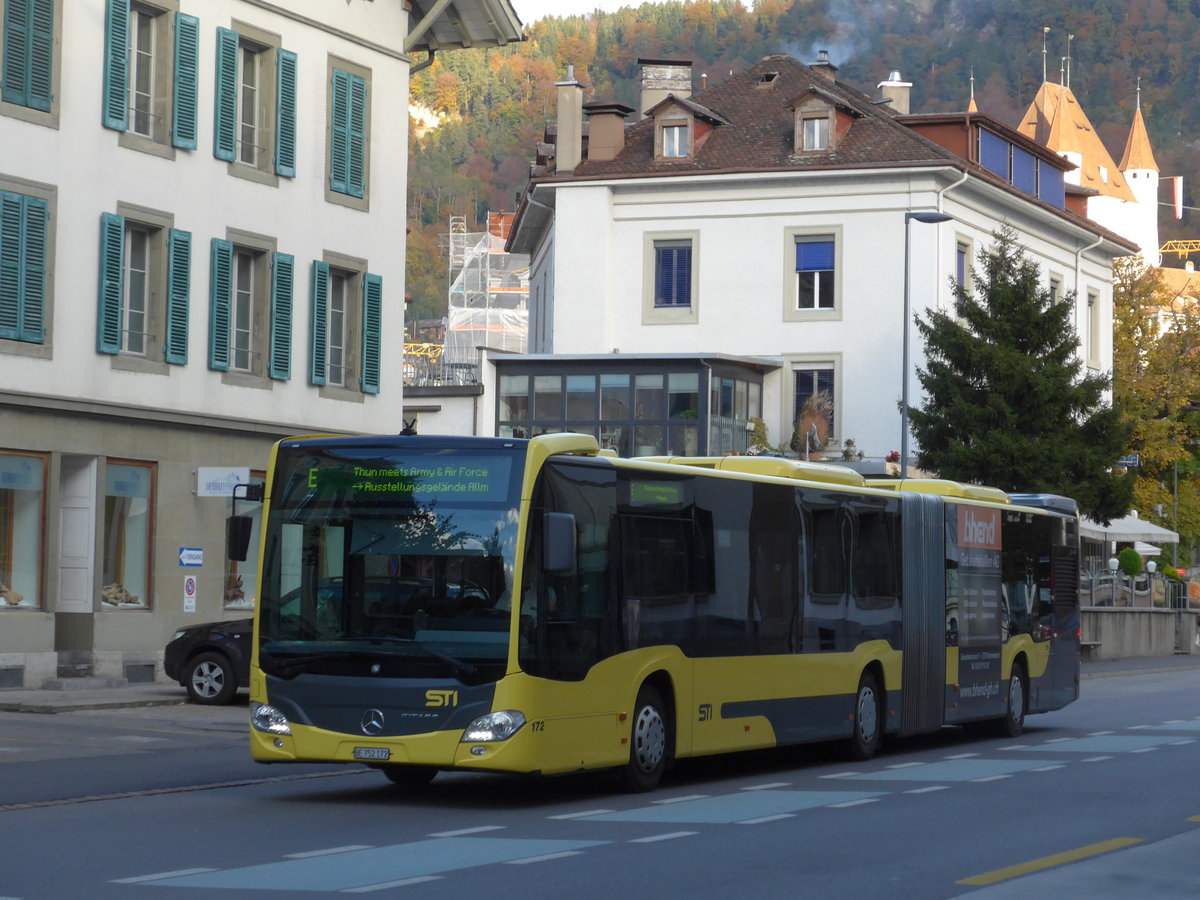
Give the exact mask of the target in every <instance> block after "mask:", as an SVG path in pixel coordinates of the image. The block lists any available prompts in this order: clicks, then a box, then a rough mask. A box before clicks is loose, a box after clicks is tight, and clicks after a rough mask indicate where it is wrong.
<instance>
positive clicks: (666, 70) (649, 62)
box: [638, 59, 692, 115]
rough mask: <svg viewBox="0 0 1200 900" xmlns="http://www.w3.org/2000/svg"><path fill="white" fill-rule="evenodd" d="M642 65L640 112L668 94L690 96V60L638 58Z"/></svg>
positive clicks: (642, 112)
mask: <svg viewBox="0 0 1200 900" xmlns="http://www.w3.org/2000/svg"><path fill="white" fill-rule="evenodd" d="M638 65H639V66H641V67H642V99H641V107H642V108H641V109H640V110H639V112H641V114H642V115H645V114H646V110H648V109H652V108H653V107H654V106H655V105H656V104H658V103H660V102H661V101H663V100H665V99H666V97H667V95H668V94H674V95H675V96H676V97H682V98H687V97H690V96H692V61H691V60H690V59H639V60H638Z"/></svg>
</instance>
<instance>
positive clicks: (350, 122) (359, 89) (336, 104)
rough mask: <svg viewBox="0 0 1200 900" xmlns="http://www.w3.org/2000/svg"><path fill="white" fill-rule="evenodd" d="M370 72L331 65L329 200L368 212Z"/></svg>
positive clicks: (357, 68) (340, 65)
mask: <svg viewBox="0 0 1200 900" xmlns="http://www.w3.org/2000/svg"><path fill="white" fill-rule="evenodd" d="M369 91H370V71H369V70H367V69H363V68H362V67H360V66H352V67H351V66H350V64H348V63H342V62H339V63H338V65H336V66H335V65H334V64H333V63H332V61H331V63H330V81H329V139H328V148H327V149H328V159H329V180H328V184H327V191H326V200H329V201H330V202H334V203H341V204H343V205H347V206H352V207H354V208H355V209H364V210H365V209H366V208H367V205H366V201H367V197H368V193H369V184H370V153H369V148H370V140H369V136H370V129H371V116H370V103H369V102H368V99H369Z"/></svg>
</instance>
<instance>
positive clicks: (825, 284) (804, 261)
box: [796, 236, 835, 310]
mask: <svg viewBox="0 0 1200 900" xmlns="http://www.w3.org/2000/svg"><path fill="white" fill-rule="evenodd" d="M834 286H835V285H834V241H833V238H832V237H830V236H812V237H804V238H796V309H798V310H805V309H833V308H834V296H835V295H834Z"/></svg>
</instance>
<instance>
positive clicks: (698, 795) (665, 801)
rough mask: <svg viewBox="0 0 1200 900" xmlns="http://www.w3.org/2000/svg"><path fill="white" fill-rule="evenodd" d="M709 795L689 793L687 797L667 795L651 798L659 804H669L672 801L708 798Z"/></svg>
mask: <svg viewBox="0 0 1200 900" xmlns="http://www.w3.org/2000/svg"><path fill="white" fill-rule="evenodd" d="M709 796H710V795H709V794H688V795H687V796H686V797H667V798H665V799H663V800H651V801H650V802H651V803H654V804H656V805H658V806H667V805H669V804H671V803H687V802H688V801H689V800H707V799H708V798H709Z"/></svg>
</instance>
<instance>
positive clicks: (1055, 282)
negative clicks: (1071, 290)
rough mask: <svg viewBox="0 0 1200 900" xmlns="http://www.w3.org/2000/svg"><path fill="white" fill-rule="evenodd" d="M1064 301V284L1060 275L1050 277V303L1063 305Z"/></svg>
mask: <svg viewBox="0 0 1200 900" xmlns="http://www.w3.org/2000/svg"><path fill="white" fill-rule="evenodd" d="M1062 300H1063V282H1062V278H1061V277H1060V276H1058V275H1051V276H1050V302H1051V303H1053V304H1054V305H1056V306H1057V305H1058V304H1059V303H1062Z"/></svg>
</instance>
